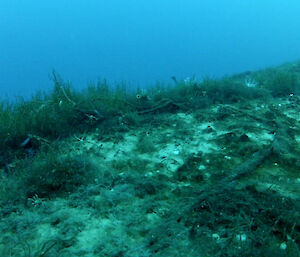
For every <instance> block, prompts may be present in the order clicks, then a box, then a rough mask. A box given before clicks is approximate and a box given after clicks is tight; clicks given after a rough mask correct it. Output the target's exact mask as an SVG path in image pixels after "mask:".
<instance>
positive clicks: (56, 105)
mask: <svg viewBox="0 0 300 257" xmlns="http://www.w3.org/2000/svg"><path fill="white" fill-rule="evenodd" d="M52 80H53V84H54V85H53V90H52V91H51V92H49V93H44V92H38V93H36V95H35V96H33V97H32V99H30V100H24V99H22V98H18V99H16V101H14V102H5V101H3V102H1V103H0V139H1V140H0V231H1V233H0V255H1V256H16V257H41V256H43V257H52V256H62V257H63V256H81V257H84V256H87V257H91V256H115V257H117V256H118V257H119V256H123V257H132V256H139V257H140V256H143V257H150V256H151V257H155V256H160V257H163V256H189V257H194V256H195V257H196V256H197V257H198V256H208V257H209V256H214V257H215V256H216V257H235V256H249V257H250V256H251V257H252V256H253V257H256V256H257V257H260V256H264V257H269V256H270V257H271V256H272V257H273V256H279V257H280V256H282V257H283V256H285V257H296V256H297V257H298V256H300V205H299V200H300V190H299V183H300V160H299V156H300V116H299V113H300V62H295V63H288V64H284V65H282V66H279V67H274V68H269V69H266V70H259V71H255V72H244V73H241V74H236V75H233V76H226V77H223V78H220V79H216V78H204V79H202V80H199V81H197V80H196V79H182V80H181V79H177V78H176V77H173V78H172V79H171V80H170V84H168V85H163V84H161V83H160V84H159V83H158V84H156V85H154V86H153V87H151V88H148V89H137V90H136V91H134V90H129V88H127V87H126V85H124V83H120V84H119V85H109V84H108V83H107V82H106V81H105V80H100V81H99V82H98V83H97V84H95V85H89V86H88V87H87V88H86V89H84V90H82V91H78V90H75V89H73V87H72V85H71V83H70V82H65V81H64V80H63V79H62V78H61V77H60V76H59V75H58V73H56V72H53V74H52Z"/></svg>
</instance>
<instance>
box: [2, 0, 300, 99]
mask: <svg viewBox="0 0 300 257" xmlns="http://www.w3.org/2000/svg"><path fill="white" fill-rule="evenodd" d="M299 13H300V1H299V0H286V1H282V0H226V1H225V0H151V1H150V0H148V1H146V0H109V1H108V0H106V1H103V0H51V1H41V0H1V3H0V88H1V91H0V98H4V97H13V96H15V95H23V96H25V97H28V96H30V95H31V94H32V93H33V92H35V91H36V90H38V89H41V90H48V89H49V88H51V86H52V83H51V81H50V80H49V74H51V71H52V70H53V69H55V70H56V71H57V72H58V73H60V74H61V76H62V77H63V78H64V79H66V80H70V81H71V82H72V83H73V85H74V87H76V88H83V87H85V86H86V85H87V83H88V82H89V81H96V80H97V78H98V77H101V78H106V79H108V80H109V81H112V82H113V81H120V80H126V81H129V82H131V84H132V85H136V84H139V85H140V86H141V87H146V86H148V85H150V84H152V83H153V82H155V81H157V80H159V81H167V82H168V81H170V77H171V76H176V77H177V78H185V77H188V76H193V75H196V77H198V78H201V77H202V76H206V75H210V76H215V77H219V76H222V75H224V74H232V73H235V72H240V71H245V70H255V69H260V68H264V67H267V66H270V65H277V64H281V63H282V62H287V61H293V60H297V59H299V57H300V46H299V42H300V33H299V32H300V31H299V28H300V18H299Z"/></svg>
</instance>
